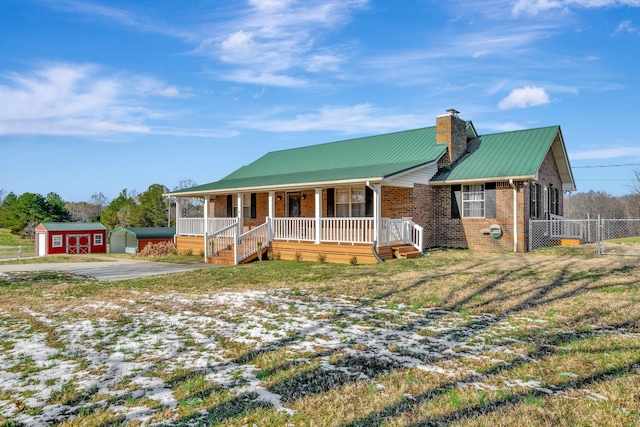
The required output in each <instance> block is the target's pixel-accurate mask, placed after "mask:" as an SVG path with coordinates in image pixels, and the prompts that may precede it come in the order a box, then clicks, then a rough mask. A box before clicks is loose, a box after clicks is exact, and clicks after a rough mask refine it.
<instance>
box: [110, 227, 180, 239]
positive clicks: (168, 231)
mask: <svg viewBox="0 0 640 427" xmlns="http://www.w3.org/2000/svg"><path fill="white" fill-rule="evenodd" d="M118 230H123V231H125V232H127V233H131V234H133V235H135V236H136V238H138V239H164V238H172V237H173V236H175V234H176V228H175V227H118V228H116V229H113V230H112V231H111V232H110V233H109V235H111V234H113V233H115V232H116V231H118Z"/></svg>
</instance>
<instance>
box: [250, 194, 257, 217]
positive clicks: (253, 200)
mask: <svg viewBox="0 0 640 427" xmlns="http://www.w3.org/2000/svg"><path fill="white" fill-rule="evenodd" d="M255 217H256V193H251V218H255Z"/></svg>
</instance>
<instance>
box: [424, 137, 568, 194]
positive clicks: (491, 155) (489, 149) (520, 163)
mask: <svg viewBox="0 0 640 427" xmlns="http://www.w3.org/2000/svg"><path fill="white" fill-rule="evenodd" d="M559 132H560V126H549V127H543V128H537V129H527V130H520V131H514V132H503V133H496V134H490V135H482V136H479V137H478V138H475V139H473V140H471V141H469V143H468V144H467V151H468V153H467V154H465V155H464V156H462V157H461V158H460V159H458V161H456V162H455V163H454V164H453V165H452V166H451V167H450V168H447V169H445V170H441V171H440V172H439V173H437V174H436V175H435V176H434V177H433V178H432V180H431V182H433V183H438V182H441V183H444V182H455V181H471V180H479V181H481V180H484V179H491V178H502V179H507V178H514V177H533V176H535V174H536V173H537V171H538V169H539V168H540V166H541V165H542V162H543V161H544V158H545V156H546V155H547V153H548V152H549V149H550V148H551V145H552V144H553V142H554V140H555V138H556V136H557V135H558V133H559Z"/></svg>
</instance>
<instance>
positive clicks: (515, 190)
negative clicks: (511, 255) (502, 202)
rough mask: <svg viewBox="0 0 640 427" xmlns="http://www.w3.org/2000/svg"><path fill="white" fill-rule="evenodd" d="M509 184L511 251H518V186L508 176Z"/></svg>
mask: <svg viewBox="0 0 640 427" xmlns="http://www.w3.org/2000/svg"><path fill="white" fill-rule="evenodd" d="M509 185H510V186H511V188H513V252H518V186H517V185H516V184H515V183H514V182H513V178H509Z"/></svg>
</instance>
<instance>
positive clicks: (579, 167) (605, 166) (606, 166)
mask: <svg viewBox="0 0 640 427" xmlns="http://www.w3.org/2000/svg"><path fill="white" fill-rule="evenodd" d="M620 166H640V163H624V164H620V165H590V166H572V167H571V169H587V168H617V167H620Z"/></svg>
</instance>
